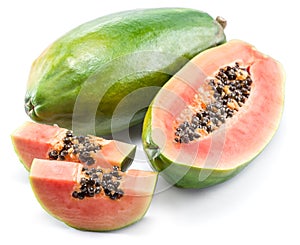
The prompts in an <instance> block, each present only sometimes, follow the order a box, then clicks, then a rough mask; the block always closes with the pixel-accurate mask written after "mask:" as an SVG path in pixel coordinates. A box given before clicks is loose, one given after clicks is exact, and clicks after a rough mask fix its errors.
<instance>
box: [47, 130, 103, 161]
mask: <svg viewBox="0 0 300 245" xmlns="http://www.w3.org/2000/svg"><path fill="white" fill-rule="evenodd" d="M53 148H54V149H52V150H51V151H50V152H49V153H48V157H49V159H50V160H62V161H63V160H66V159H67V158H69V159H73V160H74V159H76V160H78V161H79V162H81V163H85V164H86V165H88V166H90V165H93V164H94V163H95V159H94V158H93V156H92V155H93V153H96V152H98V151H99V150H101V145H100V144H99V143H97V142H96V141H95V140H94V139H93V137H92V136H76V135H74V134H73V132H72V131H71V130H68V131H67V132H66V134H65V137H64V138H63V139H62V141H61V142H59V143H57V144H56V145H55V146H54V147H53Z"/></svg>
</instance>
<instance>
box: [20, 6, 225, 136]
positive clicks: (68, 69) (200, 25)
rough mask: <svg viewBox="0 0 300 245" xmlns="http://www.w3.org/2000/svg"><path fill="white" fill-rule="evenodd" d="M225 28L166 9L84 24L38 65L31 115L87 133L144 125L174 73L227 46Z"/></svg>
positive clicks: (28, 100) (203, 16) (195, 14)
mask: <svg viewBox="0 0 300 245" xmlns="http://www.w3.org/2000/svg"><path fill="white" fill-rule="evenodd" d="M219 22H220V21H219ZM219 22H218V21H216V20H214V19H213V18H212V17H211V16H210V15H209V14H207V13H204V12H201V11H198V10H194V9H184V8H159V9H143V10H130V11H125V12H120V13H115V14H111V15H108V16H104V17H101V18H98V19H95V20H92V21H90V22H87V23H85V24H82V25H80V26H78V27H77V28H75V29H73V30H71V31H69V32H68V33H66V34H65V35H64V36H62V37H60V38H59V39H57V40H56V41H54V42H53V43H52V44H51V45H50V46H49V47H48V48H47V49H46V50H45V51H44V52H43V53H42V54H41V55H40V56H39V57H38V58H37V59H36V60H35V61H34V63H33V64H32V68H31V71H30V75H29V79H28V84H27V91H26V96H25V110H26V113H27V114H28V115H29V116H30V117H31V118H32V119H33V120H34V121H37V122H41V123H46V124H51V125H52V124H58V125H59V126H60V127H64V128H72V129H73V130H74V131H76V132H77V133H79V134H83V135H86V134H96V135H105V134H109V133H112V132H117V131H120V130H122V129H125V128H128V127H129V126H132V125H135V124H138V123H140V122H141V121H142V120H143V118H144V115H145V111H146V108H147V107H148V105H149V104H150V103H151V101H152V99H153V97H154V96H155V94H156V93H157V92H158V90H159V88H160V87H161V86H162V85H163V84H164V83H165V82H166V81H168V80H169V79H170V77H171V76H172V75H174V74H175V73H176V72H177V71H178V70H179V69H180V68H181V67H182V66H183V65H184V64H186V63H187V62H188V61H189V60H190V59H191V58H192V57H194V56H195V55H196V54H198V53H200V52H201V51H203V50H206V49H208V48H211V47H214V46H216V45H219V44H222V43H224V42H225V34H224V31H223V27H224V22H220V23H219ZM222 26H223V27H222Z"/></svg>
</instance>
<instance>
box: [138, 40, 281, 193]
mask: <svg viewBox="0 0 300 245" xmlns="http://www.w3.org/2000/svg"><path fill="white" fill-rule="evenodd" d="M284 81H285V74H284V70H283V68H282V66H281V64H280V63H279V62H277V61H276V60H274V59H273V58H271V57H269V56H267V55H265V54H263V53H261V52H259V51H258V50H256V49H255V48H254V47H253V46H252V45H250V44H248V43H245V42H243V41H240V40H232V41H229V42H227V43H225V44H222V45H220V46H218V47H216V48H212V49H209V50H207V51H205V52H203V53H201V54H199V55H197V56H196V57H194V58H193V59H192V60H191V61H190V62H189V63H188V64H187V65H186V66H184V67H183V68H182V69H181V70H180V71H179V72H178V73H177V74H175V75H174V76H173V77H172V78H171V79H170V80H169V81H168V82H167V83H166V84H165V85H164V87H163V88H162V89H161V90H160V92H159V93H158V94H157V95H156V97H155V98H154V100H153V102H152V104H151V105H150V107H149V109H148V112H147V114H146V118H145V120H144V125H143V136H142V138H143V146H144V149H145V151H146V153H147V156H148V158H149V160H150V162H151V164H152V166H153V167H154V168H155V169H156V170H158V171H161V174H162V175H163V176H164V177H165V178H166V179H167V180H168V181H169V182H171V183H172V184H174V185H176V186H178V187H185V188H202V187H207V186H211V185H215V184H217V183H221V182H223V181H225V180H227V179H229V178H231V177H233V176H234V175H236V174H237V173H238V172H240V171H241V170H242V169H243V168H244V167H245V166H246V165H247V164H248V163H249V162H250V161H251V160H252V159H254V157H255V156H257V155H258V154H259V153H260V152H261V151H262V150H263V149H264V147H265V146H266V145H267V144H268V143H269V142H270V140H271V138H272V136H273V135H274V133H275V132H276V130H277V128H278V126H279V123H280V119H281V114H282V110H283V101H284Z"/></svg>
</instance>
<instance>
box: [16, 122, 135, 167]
mask: <svg viewBox="0 0 300 245" xmlns="http://www.w3.org/2000/svg"><path fill="white" fill-rule="evenodd" d="M11 138H12V142H13V145H14V148H15V151H16V153H17V154H18V156H19V159H20V161H21V162H22V163H23V165H24V166H25V168H26V169H27V170H29V169H30V167H31V163H32V161H33V159H34V158H39V159H50V160H65V161H73V162H81V163H83V164H86V165H88V166H89V165H92V166H94V167H96V166H101V167H105V168H109V167H110V168H111V167H112V166H118V167H120V168H121V169H122V170H125V169H127V167H128V166H129V165H130V164H131V163H132V160H133V158H134V155H135V151H136V146H135V145H131V144H127V143H124V142H120V141H116V140H107V139H104V138H100V137H96V136H92V135H88V136H81V135H79V136H76V135H75V134H74V133H73V132H72V131H71V130H68V129H65V128H60V127H58V126H51V125H46V124H39V123H34V122H25V123H24V124H23V125H21V126H20V127H19V128H18V129H16V130H15V131H14V132H13V133H12V135H11Z"/></svg>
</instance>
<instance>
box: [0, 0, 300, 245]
mask: <svg viewBox="0 0 300 245" xmlns="http://www.w3.org/2000/svg"><path fill="white" fill-rule="evenodd" d="M296 2H297V1H289V0H285V1H276V0H275V1H262V0H260V1H256V0H252V1H230V0H227V1H213V0H209V1H176V0H172V1H164V0H159V1H156V0H152V1H148V2H146V1H128V0H127V1H114V0H109V1H88V0H87V1H63V0H61V1H57V0H51V1H48V0H47V1H33V0H26V1H22V0H20V1H16V0H10V1H1V3H0V27H1V28H0V33H1V36H0V62H1V63H0V69H1V70H0V80H1V84H0V91H1V96H0V100H1V101H0V105H1V108H0V112H1V127H0V137H1V138H0V164H1V166H2V167H1V170H2V172H1V174H2V176H1V180H2V181H1V187H0V198H1V202H0V226H1V227H0V233H1V235H0V243H1V244H4V241H5V244H12V243H14V244H15V242H18V241H20V242H22V243H25V244H29V243H30V244H38V243H43V244H63V243H66V244H104V242H110V243H113V242H121V243H125V244H127V243H128V244H129V243H130V244H132V243H141V244H143V243H147V244H148V243H149V244H150V243H160V244H164V243H167V244H179V243H181V242H183V243H185V242H193V243H196V244H213V245H214V244H224V245H225V244H274V243H275V242H276V243H277V244H289V245H291V244H299V243H300V238H299V235H297V233H298V232H299V224H300V208H299V207H300V201H299V184H300V178H299V174H300V167H299V163H300V161H299V129H298V126H299V115H298V114H297V113H299V106H300V103H299V98H300V94H299V91H300V85H299V84H300V78H299V75H298V74H299V72H300V69H299V65H300V64H299V55H300V52H299V45H300V44H299V24H300V21H299V17H297V15H298V11H297V9H298V7H297V5H296ZM172 6H179V7H190V8H196V9H199V10H203V11H205V12H208V13H210V14H211V15H212V16H213V17H216V16H217V15H221V16H223V17H225V18H226V19H227V21H228V26H227V28H226V34H227V39H228V40H229V39H234V38H238V39H242V40H245V41H247V42H249V43H252V44H254V45H255V46H256V47H257V48H258V49H259V50H260V51H262V52H264V53H266V54H269V55H271V56H272V57H274V58H275V59H277V60H279V61H280V62H281V63H282V64H283V66H284V67H285V71H286V100H285V110H284V113H283V118H282V121H281V124H280V127H279V129H278V131H277V133H276V135H275V137H274V138H273V140H272V142H271V143H270V144H269V145H268V146H267V148H266V149H265V150H264V151H263V152H262V153H261V155H260V156H259V157H258V158H256V159H255V160H254V161H253V162H252V163H251V164H250V165H249V166H248V167H247V168H246V169H245V170H244V171H243V172H242V173H241V174H239V175H238V176H236V177H235V178H233V179H231V180H229V181H227V182H226V183H224V184H221V185H218V186H215V187H211V188H207V189H203V190H182V189H177V188H170V189H168V190H167V191H164V192H161V193H159V194H156V195H155V196H154V198H153V202H152V205H151V206H150V209H149V210H148V212H147V214H146V216H145V217H144V219H143V220H142V221H140V222H138V223H136V224H134V225H132V226H130V227H128V228H125V229H122V230H118V231H115V232H106V233H95V232H82V231H78V230H75V229H72V228H70V227H68V226H66V225H64V224H63V223H62V222H60V221H57V220H56V219H54V218H52V217H51V216H50V215H48V214H47V213H46V212H45V211H44V210H43V209H42V208H41V206H40V205H39V203H38V202H37V201H36V199H35V197H34V195H33V193H32V191H31V188H30V185H29V182H28V172H27V171H26V170H25V169H24V168H23V166H22V165H21V163H20V162H19V161H18V159H17V156H16V155H15V153H14V151H13V148H12V145H11V141H10V134H11V132H12V131H13V130H14V129H15V128H17V127H18V126H19V125H20V124H22V123H23V122H24V121H25V120H28V119H29V118H27V116H26V114H25V112H24V109H23V100H24V94H25V89H26V81H27V77H28V73H29V69H30V66H31V63H32V62H33V60H34V59H35V58H36V57H37V56H38V55H39V54H40V53H41V52H42V51H43V49H44V48H46V47H47V46H48V45H49V44H50V43H51V42H52V41H54V40H55V39H57V38H58V37H60V36H61V35H63V34H64V33H65V32H67V31H69V30H70V29H72V28H74V27H76V26H77V25H79V24H81V23H83V22H86V21H89V20H91V19H94V18H96V17H99V16H102V15H106V14H109V13H112V12H116V11H121V10H127V9H135V8H146V7H172ZM138 143H139V142H138ZM134 164H136V165H137V166H140V167H145V168H147V166H148V165H147V162H146V160H145V158H143V153H142V148H141V147H140V145H139V148H138V162H135V163H134ZM142 164H144V166H141V165H142ZM115 244H117V243H115Z"/></svg>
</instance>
